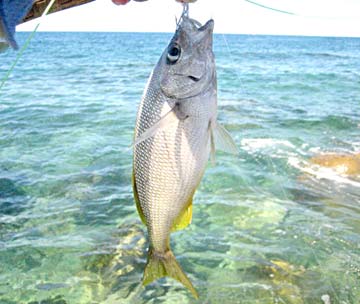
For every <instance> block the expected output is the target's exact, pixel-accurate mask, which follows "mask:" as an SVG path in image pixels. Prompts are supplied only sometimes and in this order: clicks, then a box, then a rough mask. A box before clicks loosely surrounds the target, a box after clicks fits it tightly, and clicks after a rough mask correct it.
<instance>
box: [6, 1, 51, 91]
mask: <svg viewBox="0 0 360 304" xmlns="http://www.w3.org/2000/svg"><path fill="white" fill-rule="evenodd" d="M54 3H55V0H51V1H50V2H49V4H48V5H47V7H46V8H45V10H44V12H43V13H42V15H41V17H40V20H39V22H38V24H37V25H36V26H35V28H34V30H33V31H32V32H31V34H30V35H29V36H28V38H27V39H26V41H25V43H24V45H23V47H22V48H21V49H20V51H19V53H18V54H17V56H16V58H15V60H14V62H13V64H12V65H11V67H10V69H9V70H8V71H7V73H6V75H5V76H4V78H3V79H2V80H1V84H0V92H1V89H2V88H3V87H4V85H5V83H6V82H7V81H8V79H9V77H10V75H11V73H12V72H13V71H14V69H15V66H16V64H17V63H18V61H19V60H20V58H21V57H22V55H23V53H24V52H25V50H26V49H27V48H28V46H29V44H30V42H31V40H32V38H33V37H34V36H35V33H36V31H37V30H38V28H39V26H40V24H41V22H42V20H43V18H44V17H45V16H46V15H47V14H48V13H49V11H50V9H51V7H52V6H53V5H54Z"/></svg>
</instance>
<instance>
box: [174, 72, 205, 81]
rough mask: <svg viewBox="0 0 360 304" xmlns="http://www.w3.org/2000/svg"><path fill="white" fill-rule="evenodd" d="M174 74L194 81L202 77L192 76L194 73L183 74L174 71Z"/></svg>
mask: <svg viewBox="0 0 360 304" xmlns="http://www.w3.org/2000/svg"><path fill="white" fill-rule="evenodd" d="M174 75H175V76H181V77H187V78H189V79H191V80H192V81H194V82H199V81H200V80H201V79H202V77H201V76H200V77H197V76H194V75H185V74H179V73H175V74H174Z"/></svg>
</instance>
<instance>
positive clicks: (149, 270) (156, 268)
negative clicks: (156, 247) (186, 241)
mask: <svg viewBox="0 0 360 304" xmlns="http://www.w3.org/2000/svg"><path fill="white" fill-rule="evenodd" d="M166 276H169V277H171V278H173V279H175V280H177V281H179V282H180V283H181V284H183V285H184V286H185V287H186V288H188V289H189V290H190V291H191V293H192V294H193V296H194V297H195V298H196V299H198V298H199V295H198V293H197V292H196V290H195V288H194V286H193V285H192V283H191V282H190V280H189V278H188V277H187V276H186V274H185V273H184V272H183V271H182V269H181V266H180V265H179V263H178V262H177V261H176V258H175V256H174V254H173V253H172V252H171V251H170V250H169V251H167V252H165V253H158V252H155V251H153V250H152V249H149V253H148V262H147V264H146V268H145V271H144V277H143V284H144V286H146V285H148V284H150V283H151V282H153V281H155V280H157V279H160V278H162V277H166Z"/></svg>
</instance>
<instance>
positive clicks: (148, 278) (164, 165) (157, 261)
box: [132, 16, 238, 298]
mask: <svg viewBox="0 0 360 304" xmlns="http://www.w3.org/2000/svg"><path fill="white" fill-rule="evenodd" d="M213 29H214V21H213V20H212V19H211V20H209V21H208V22H206V23H205V24H204V25H201V24H200V23H199V22H198V21H196V20H195V19H191V18H190V17H188V16H182V17H181V19H180V21H179V22H178V23H177V29H176V31H175V34H174V36H173V37H172V39H171V41H170V43H169V45H168V46H167V47H166V49H165V51H164V52H163V54H162V55H161V57H160V59H159V61H158V63H157V64H156V66H155V68H154V69H153V71H152V73H151V75H150V77H149V80H148V83H147V85H146V87H145V90H144V93H143V97H142V99H141V102H140V105H139V108H138V113H137V118H136V124H135V132H134V143H133V150H134V151H133V174H132V185H133V192H134V199H135V202H136V207H137V211H138V213H139V215H140V218H141V220H142V222H143V223H144V224H145V225H146V227H147V232H148V238H149V249H148V258H147V264H146V266H145V270H144V275H143V280H142V283H143V285H144V286H146V285H148V284H150V283H152V282H153V281H155V280H157V279H159V278H161V277H165V276H169V277H171V278H173V279H175V280H177V281H179V282H180V283H182V284H183V285H184V286H185V287H186V288H187V289H188V290H189V291H190V292H191V293H192V295H193V296H194V297H195V298H198V293H197V291H196V289H195V288H194V286H193V284H192V282H191V281H190V279H189V278H188V277H187V275H186V274H185V273H184V272H183V270H182V268H181V266H180V264H179V263H178V262H177V260H176V258H175V256H174V254H173V252H172V250H171V248H170V234H171V233H172V232H175V231H178V230H182V229H185V228H186V227H187V226H188V225H189V224H190V222H191V220H192V209H193V207H192V205H193V196H194V193H195V191H196V189H197V187H198V185H199V183H200V181H201V179H202V177H203V174H204V172H205V168H206V166H207V163H208V161H209V158H210V156H211V155H212V156H211V159H212V160H214V158H215V157H214V154H215V149H221V150H223V151H225V152H229V153H232V154H237V153H238V150H237V147H236V145H235V143H234V141H233V139H232V138H231V136H230V134H229V133H228V132H227V131H226V130H225V128H224V127H223V126H221V125H220V123H219V122H218V121H217V77H216V66H215V56H214V53H213V50H212V48H213Z"/></svg>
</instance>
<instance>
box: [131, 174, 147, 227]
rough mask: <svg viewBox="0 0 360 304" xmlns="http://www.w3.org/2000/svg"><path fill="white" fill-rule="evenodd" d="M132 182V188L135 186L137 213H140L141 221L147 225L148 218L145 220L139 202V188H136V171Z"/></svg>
mask: <svg viewBox="0 0 360 304" xmlns="http://www.w3.org/2000/svg"><path fill="white" fill-rule="evenodd" d="M131 181H132V186H133V192H134V199H135V203H136V209H137V211H138V213H139V216H140V218H141V221H142V222H143V223H144V224H145V225H146V218H145V215H144V212H143V211H142V209H141V205H140V200H139V195H138V192H137V188H136V181H135V172H134V171H133V174H132V178H131Z"/></svg>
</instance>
